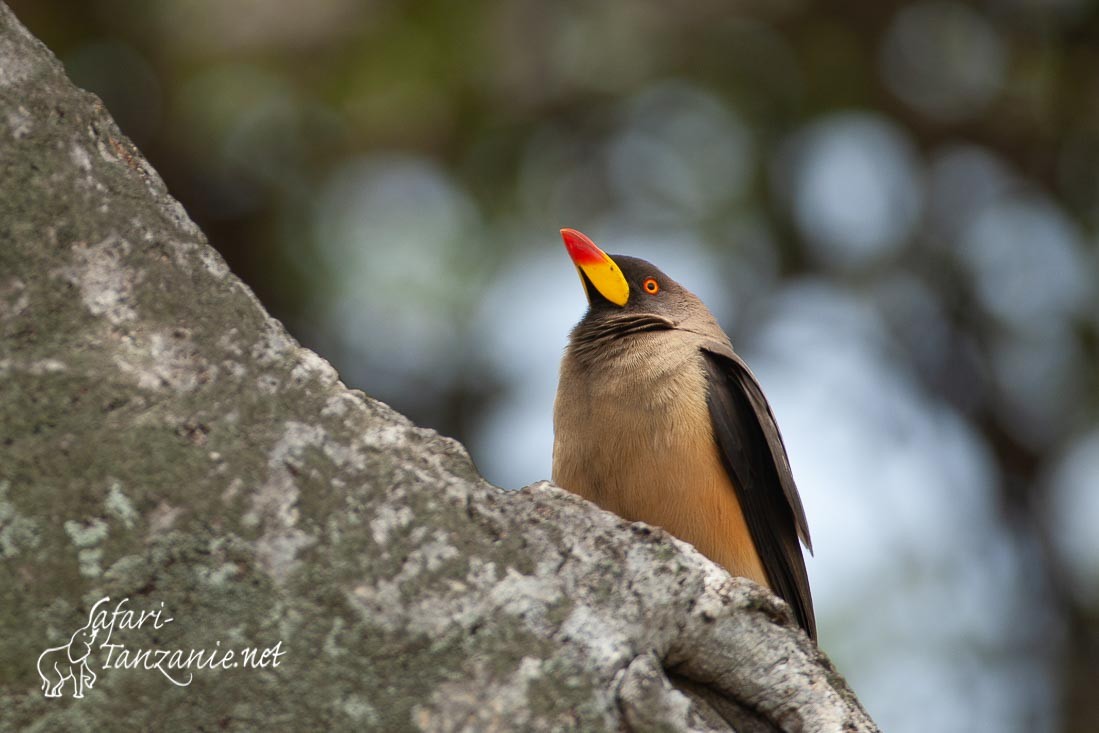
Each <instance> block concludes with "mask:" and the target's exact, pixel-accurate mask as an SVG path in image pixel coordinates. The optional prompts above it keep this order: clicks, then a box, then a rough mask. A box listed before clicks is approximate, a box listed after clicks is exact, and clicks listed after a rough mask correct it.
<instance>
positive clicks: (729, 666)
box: [0, 4, 875, 731]
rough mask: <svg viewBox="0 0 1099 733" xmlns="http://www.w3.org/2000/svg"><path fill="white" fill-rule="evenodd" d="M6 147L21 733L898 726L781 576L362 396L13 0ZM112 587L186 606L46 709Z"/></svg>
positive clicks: (6, 540) (171, 610) (13, 589)
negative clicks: (615, 509) (829, 648)
mask: <svg viewBox="0 0 1099 733" xmlns="http://www.w3.org/2000/svg"><path fill="white" fill-rule="evenodd" d="M0 141H2V142H0V156H2V157H0V243H2V249H0V336H2V341H0V343H2V346H0V349H2V350H0V379H2V383H3V387H2V390H0V581H2V582H0V606H2V607H3V608H4V613H3V614H0V680H2V681H3V687H2V690H0V727H3V728H4V729H28V728H31V727H32V726H34V727H37V728H38V729H42V730H46V729H50V730H53V729H71V728H74V727H83V728H88V727H90V728H92V729H107V728H126V729H129V728H138V729H143V728H157V729H177V728H178V729H188V730H196V729H200V730H211V729H230V730H232V729H264V728H268V729H273V730H283V729H301V730H305V729H363V728H376V729H387V730H398V729H410V728H418V729H422V730H438V731H442V730H479V731H483V730H518V729H529V730H550V729H554V730H558V729H577V730H621V729H623V728H632V729H635V730H656V729H665V730H700V731H701V730H731V729H732V728H731V727H730V726H735V727H736V729H737V730H741V731H755V730H805V731H831V730H834V731H840V730H844V731H871V730H875V728H874V725H873V723H872V722H871V721H870V719H869V718H868V717H867V716H866V714H865V713H864V712H863V710H862V709H861V707H860V706H859V704H858V702H857V701H856V700H855V698H854V696H853V694H852V693H851V691H850V690H849V689H848V688H847V686H846V684H845V683H844V682H843V680H842V679H841V678H840V677H839V675H838V674H837V673H836V672H835V670H834V669H833V668H832V666H831V664H830V663H829V662H828V660H827V659H826V658H825V657H824V655H823V654H821V653H820V652H819V651H818V649H817V648H816V646H815V645H814V644H813V643H812V642H810V641H809V640H808V639H807V638H806V637H805V636H804V635H803V634H802V633H801V632H800V631H799V630H798V629H797V628H796V627H795V625H794V624H793V622H792V619H791V617H790V614H789V612H788V610H787V608H786V607H785V606H784V605H783V604H782V603H781V602H780V601H779V600H777V599H776V598H775V597H773V596H772V595H770V594H769V593H767V592H765V591H763V590H761V589H760V588H758V587H756V586H754V585H753V584H751V583H750V582H748V581H744V580H740V579H731V578H729V577H728V576H727V575H726V574H725V573H724V572H723V571H722V570H720V569H719V568H717V567H716V566H714V565H713V564H712V563H710V562H709V561H707V560H706V559H704V558H703V557H702V556H701V555H699V554H698V553H697V552H695V551H694V550H693V549H691V548H690V547H688V546H687V545H685V544H683V543H680V542H678V541H676V540H674V539H672V538H670V537H668V536H667V535H666V534H665V533H663V532H661V531H659V530H654V529H652V528H649V527H645V526H643V525H629V524H627V523H625V522H623V521H621V520H619V519H618V518H616V517H614V516H612V515H610V514H607V513H605V512H602V511H600V510H598V509H596V508H595V507H594V506H592V505H591V504H588V503H587V502H584V501H582V500H580V499H579V498H577V497H575V496H572V495H571V494H568V493H567V492H564V491H562V490H560V489H557V488H555V487H553V486H551V485H549V484H546V483H541V484H536V485H534V486H530V487H527V488H526V489H524V490H522V491H519V492H506V491H503V490H500V489H498V488H496V487H493V486H491V485H489V484H488V483H486V482H485V481H484V480H483V479H481V478H480V477H479V476H478V475H477V473H476V471H475V470H474V468H473V466H472V464H471V462H470V460H469V457H468V456H467V455H466V452H465V450H464V449H463V448H462V447H461V446H460V445H458V444H457V443H455V442H454V441H451V440H448V439H446V438H443V437H440V436H439V435H437V434H435V433H434V432H432V431H430V430H423V429H420V428H417V427H415V426H414V425H412V424H411V423H409V422H408V421H407V420H406V419H405V418H403V417H402V416H400V415H398V414H397V413H395V412H394V411H392V410H391V409H389V408H388V407H386V406H385V405H382V404H380V403H378V402H376V401H374V400H372V399H370V398H369V397H367V396H365V395H364V394H362V393H361V392H358V391H354V390H349V389H347V388H346V387H345V386H344V385H343V384H341V383H340V381H339V379H338V377H337V375H336V373H335V371H334V370H333V369H332V367H331V366H329V365H328V364H327V363H326V362H325V361H324V360H323V359H321V358H320V357H318V356H317V355H316V354H314V353H312V352H310V351H308V350H306V349H303V348H301V347H300V346H299V345H298V344H297V343H295V342H294V340H293V339H292V338H290V337H289V336H288V335H287V333H286V332H285V330H284V329H283V328H282V326H281V325H280V324H279V323H278V322H276V321H275V320H273V319H272V318H270V317H269V316H268V315H267V314H266V313H265V312H264V310H263V308H262V307H261V306H260V304H259V303H258V301H257V300H256V299H255V297H254V296H253V295H252V294H251V292H250V291H249V290H248V289H247V288H246V287H245V286H244V285H243V284H242V283H241V282H240V281H239V280H237V279H236V278H235V277H234V276H233V275H232V274H231V273H229V271H228V270H227V268H226V267H225V265H224V263H223V261H222V260H221V258H220V257H219V256H218V254H217V253H216V252H215V251H214V250H213V249H211V248H210V247H209V245H208V244H207V242H206V241H205V239H204V237H203V236H202V234H201V232H199V231H198V229H197V228H196V227H195V226H194V224H193V223H192V222H191V221H190V220H189V219H188V218H187V216H186V214H185V213H184V212H183V210H182V208H181V207H180V206H179V204H178V203H176V202H175V201H174V200H173V199H172V198H171V197H170V196H169V195H168V193H167V191H166V189H165V186H164V184H163V183H162V181H161V180H160V178H159V176H158V175H157V174H156V172H155V171H154V170H152V168H151V167H150V166H149V165H148V164H147V163H146V162H145V160H144V158H142V156H141V155H140V153H139V152H138V151H137V150H136V149H135V148H134V147H133V145H132V144H131V143H130V142H129V141H128V140H127V139H126V138H125V137H124V136H123V135H122V134H121V133H120V132H119V130H118V128H117V127H116V126H115V124H114V123H113V122H112V121H111V119H110V117H109V116H108V114H107V112H106V110H105V109H104V108H103V105H102V104H101V103H100V102H99V100H98V99H96V98H95V97H94V96H92V95H90V94H87V93H84V92H81V91H79V90H77V89H75V88H74V87H73V86H72V85H71V84H70V83H69V82H68V80H67V79H66V78H65V75H64V72H63V70H62V68H61V66H60V64H59V63H58V62H57V60H56V59H55V58H54V57H53V56H52V55H51V54H50V53H49V51H48V50H47V49H46V48H45V47H44V46H42V44H41V43H39V42H38V41H37V40H35V39H34V38H33V37H32V36H31V35H30V34H29V33H28V32H27V31H26V30H25V29H24V28H23V27H22V26H21V25H20V24H19V23H18V21H17V20H16V19H15V18H14V16H13V15H12V13H11V12H10V10H8V8H7V7H6V6H4V5H2V4H0ZM105 596H110V598H111V601H110V603H109V604H106V606H101V608H102V607H110V608H112V609H116V610H117V609H118V608H119V605H118V603H119V602H120V601H122V600H123V599H126V601H125V605H124V606H123V607H122V608H123V610H125V609H130V610H132V611H134V612H135V613H137V612H141V611H147V612H149V613H152V612H153V611H156V610H160V611H162V616H161V617H158V618H160V619H163V618H168V617H170V619H169V621H167V622H163V623H160V624H159V626H158V624H157V623H154V622H153V621H152V620H151V618H146V619H145V620H144V621H138V620H137V619H136V618H134V617H131V618H130V623H129V625H126V624H125V623H123V621H122V620H119V619H117V618H116V621H118V622H117V623H114V624H113V626H112V627H111V628H109V629H108V628H107V627H106V626H105V625H104V624H105V623H106V622H107V620H109V617H103V618H101V619H100V623H99V625H98V628H99V629H100V632H101V633H100V634H99V635H98V637H97V638H98V639H99V640H100V641H98V642H95V643H93V651H92V655H91V657H90V659H93V660H94V662H89V666H90V667H91V668H92V669H94V671H95V674H96V675H97V677H96V678H95V679H94V680H92V681H91V682H85V684H86V685H87V692H86V694H85V696H84V697H83V698H82V699H79V700H75V699H71V700H67V701H65V702H61V701H59V700H57V699H47V698H46V697H44V695H43V693H42V691H41V689H40V680H39V679H38V673H37V672H36V668H35V660H36V659H37V658H38V656H39V654H40V653H41V652H42V650H44V649H46V648H47V647H50V646H57V645H58V644H65V643H66V642H67V640H68V639H70V638H71V637H73V631H74V630H77V629H80V628H81V625H82V624H89V623H90V624H91V626H90V628H96V622H95V618H96V617H95V616H94V614H93V615H92V616H91V617H89V613H90V611H91V610H92V608H93V606H94V605H95V603H96V602H97V601H99V600H100V599H102V598H103V597H105ZM108 631H109V633H110V634H111V637H110V641H111V644H112V645H122V646H121V647H120V648H114V647H110V648H109V647H106V646H103V642H104V641H105V634H106V633H107V632H108ZM73 643H74V644H75V643H76V642H75V641H74V642H73ZM276 645H277V646H278V650H279V656H277V657H276V661H278V664H277V666H276V665H268V666H267V667H266V668H263V669H257V668H244V667H243V666H240V667H236V668H234V667H231V666H229V665H223V666H214V667H213V668H211V667H205V668H196V667H194V666H192V667H190V668H187V669H179V670H174V671H171V672H170V673H169V669H168V668H167V667H166V666H160V667H157V666H156V665H153V666H152V667H150V666H149V663H148V659H151V658H152V657H147V660H146V663H145V664H144V665H136V668H119V666H118V662H119V659H120V656H121V654H122V650H123V649H125V650H127V651H128V652H130V653H131V654H137V652H138V651H140V650H142V649H151V650H161V651H165V652H171V651H173V650H183V652H184V653H186V652H187V651H188V650H215V651H217V652H218V653H224V652H225V651H226V650H229V649H233V650H237V651H238V652H241V650H244V649H252V650H259V649H271V648H274V647H276ZM112 651H113V656H112V657H111V659H113V660H114V665H113V666H112V664H110V663H109V662H108V661H107V657H108V652H112ZM211 656H213V652H211ZM241 658H242V657H240V656H238V657H236V659H237V661H240V659H241ZM188 676H190V678H191V681H190V683H189V684H188V685H186V686H182V684H181V682H182V680H184V679H186V678H187V677H188ZM172 677H175V678H177V679H176V680H175V681H173V680H172V679H170V678H172ZM66 684H67V683H66ZM63 694H67V693H65V692H64V691H63Z"/></svg>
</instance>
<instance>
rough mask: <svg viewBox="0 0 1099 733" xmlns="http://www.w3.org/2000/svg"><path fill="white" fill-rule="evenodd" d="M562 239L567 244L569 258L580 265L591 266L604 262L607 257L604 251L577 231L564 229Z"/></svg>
mask: <svg viewBox="0 0 1099 733" xmlns="http://www.w3.org/2000/svg"><path fill="white" fill-rule="evenodd" d="M561 239H563V240H564V242H565V249H567V250H568V251H569V257H571V258H572V261H573V262H575V263H576V264H578V265H591V264H597V263H599V262H602V261H603V260H604V258H605V257H606V255H604V254H603V250H601V249H599V248H598V247H596V246H595V242H593V241H591V239H589V238H588V236H587V235H586V234H584V233H583V232H578V231H577V230H575V229H568V228H565V229H562V230H561Z"/></svg>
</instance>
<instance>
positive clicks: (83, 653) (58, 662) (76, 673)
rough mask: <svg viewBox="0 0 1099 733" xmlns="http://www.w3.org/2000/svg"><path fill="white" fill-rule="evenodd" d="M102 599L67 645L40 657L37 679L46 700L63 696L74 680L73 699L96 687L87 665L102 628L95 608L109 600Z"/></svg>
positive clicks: (94, 677)
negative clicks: (97, 619)
mask: <svg viewBox="0 0 1099 733" xmlns="http://www.w3.org/2000/svg"><path fill="white" fill-rule="evenodd" d="M109 600H110V598H102V599H100V600H99V602H97V603H96V604H95V605H94V606H92V610H91V611H90V612H89V613H88V622H87V623H86V624H84V625H83V626H81V627H80V628H79V629H77V630H76V633H74V634H73V635H72V638H71V639H69V642H68V643H67V644H62V645H61V646H55V647H51V648H50V649H47V650H46V651H44V652H42V653H41V654H40V655H38V676H39V677H41V678H42V691H43V692H44V693H45V694H46V697H62V694H61V691H62V689H63V688H64V687H65V683H66V682H68V681H70V680H72V688H73V697H84V690H90V689H91V688H92V686H93V685H95V679H96V676H95V672H93V671H92V668H91V667H90V666H88V656H89V655H90V654H91V653H92V642H94V641H95V637H96V635H97V634H98V633H99V628H98V627H96V626H95V625H93V623H92V619H93V618H94V617H95V609H97V608H99V606H100V604H102V603H105V602H107V601H109Z"/></svg>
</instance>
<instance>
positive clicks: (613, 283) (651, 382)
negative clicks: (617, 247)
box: [552, 229, 817, 641]
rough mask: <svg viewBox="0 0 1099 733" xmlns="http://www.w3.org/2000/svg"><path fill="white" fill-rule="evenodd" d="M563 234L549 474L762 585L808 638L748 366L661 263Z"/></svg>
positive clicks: (796, 532) (798, 520) (779, 475)
mask: <svg viewBox="0 0 1099 733" xmlns="http://www.w3.org/2000/svg"><path fill="white" fill-rule="evenodd" d="M561 237H562V239H563V240H564V243H565V248H566V250H567V251H568V254H569V257H570V258H571V259H572V262H573V264H574V265H575V266H576V270H577V273H578V274H579V276H580V281H581V283H582V286H583V289H584V292H585V294H586V295H587V299H588V309H587V312H586V313H585V314H584V316H583V318H582V319H581V320H580V322H579V323H577V324H576V326H575V327H574V328H573V329H572V331H571V333H570V334H569V340H568V345H567V346H566V348H565V353H564V356H563V357H562V360H561V368H560V375H559V380H558V387H557V396H556V398H555V400H554V408H553V431H554V439H553V468H552V479H553V482H554V483H555V484H557V485H558V486H561V487H562V488H564V489H567V490H569V491H571V492H573V493H576V494H579V495H580V496H582V497H584V498H585V499H588V500H589V501H591V502H593V503H595V504H597V505H598V506H600V507H602V508H603V509H606V510H608V511H611V512H614V513H615V514H617V515H619V516H621V517H623V518H624V519H627V520H629V521H631V522H644V523H646V524H650V525H654V526H658V527H662V528H664V529H665V530H667V531H668V532H669V533H671V534H672V535H674V536H676V537H678V538H679V539H681V540H685V541H686V542H688V543H690V544H692V545H694V547H695V548H697V549H698V550H699V551H700V552H701V553H702V554H703V555H706V556H707V557H709V558H710V559H711V560H713V561H714V562H716V563H717V564H719V565H721V566H723V567H724V568H725V569H726V570H727V571H728V572H729V573H730V574H731V575H734V576H740V577H746V578H749V579H751V580H753V581H755V582H756V583H758V584H760V585H762V586H764V587H766V588H768V589H770V590H771V591H772V592H774V593H775V594H776V595H778V596H779V597H780V598H782V599H783V600H784V601H786V603H787V604H788V605H789V607H790V608H791V610H792V611H793V615H794V618H795V619H796V621H797V622H798V625H799V626H800V627H801V628H802V629H803V630H804V631H805V633H806V634H807V635H808V636H809V638H811V639H813V640H814V641H815V640H816V638H817V630H816V618H815V615H814V612H813V599H812V595H811V593H810V589H809V579H808V575H807V574H806V570H805V560H804V557H803V556H802V552H801V545H804V546H805V548H806V550H808V551H809V552H810V553H812V551H813V545H812V540H811V539H810V536H809V528H808V524H807V522H806V518H805V510H804V508H803V507H802V503H801V497H800V495H799V494H798V490H797V486H796V485H795V483H794V478H793V474H792V472H791V470H790V463H789V459H788V457H787V454H786V447H785V444H784V443H783V440H782V435H781V433H780V432H779V429H778V424H777V422H776V421H775V416H774V413H773V412H772V411H771V407H770V405H769V404H768V402H767V399H766V398H765V397H764V395H763V391H762V389H761V388H760V385H759V382H758V380H757V379H756V377H755V375H753V374H752V371H751V370H750V369H749V368H748V365H747V364H746V363H745V362H744V360H743V359H742V358H741V357H740V356H739V355H738V354H737V353H736V352H735V351H733V347H732V343H731V341H730V340H729V337H728V336H727V335H726V334H725V332H724V331H723V330H722V329H721V326H720V325H719V324H718V322H717V320H716V319H715V318H714V316H713V315H712V314H711V313H710V311H709V309H708V308H707V307H706V306H705V305H704V304H703V303H702V301H701V300H699V298H698V297H697V296H695V295H694V294H693V293H691V292H690V291H688V290H687V289H686V288H684V287H683V286H682V285H680V284H679V283H677V282H676V281H675V280H672V279H671V278H670V277H668V276H667V275H665V274H664V273H663V272H662V271H661V270H659V269H658V268H657V267H655V266H654V265H652V264H650V263H649V262H646V261H645V260H642V259H638V258H635V257H629V256H625V255H608V254H606V253H605V252H603V250H601V249H600V248H599V247H597V246H596V245H595V243H594V242H593V241H592V240H591V239H589V238H588V237H587V236H586V235H584V234H582V233H581V232H579V231H576V230H575V229H562V230H561ZM799 542H800V544H799Z"/></svg>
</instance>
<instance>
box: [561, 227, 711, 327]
mask: <svg viewBox="0 0 1099 733" xmlns="http://www.w3.org/2000/svg"><path fill="white" fill-rule="evenodd" d="M561 238H562V239H564V241H565V249H567V250H568V253H569V257H571V258H572V261H573V264H574V265H576V271H577V273H578V274H579V275H580V281H581V282H582V283H583V285H584V292H585V294H586V295H587V296H588V316H587V318H588V319H594V320H604V319H614V320H616V321H625V320H628V318H629V317H630V316H639V317H644V316H649V317H655V318H659V319H664V320H666V321H668V327H669V328H671V327H674V326H675V325H678V324H680V323H682V322H684V321H687V320H688V319H690V318H691V317H692V316H696V315H701V314H703V313H704V314H705V316H706V317H709V311H707V310H706V307H705V306H704V305H703V304H702V302H701V301H699V299H698V298H697V297H695V295H694V294H693V293H691V292H690V291H689V290H687V289H686V288H684V287H683V286H682V285H680V284H679V283H677V282H676V281H675V280H673V279H671V278H670V277H668V276H667V275H665V274H664V273H663V272H662V271H661V270H660V269H659V268H657V267H656V266H655V265H653V264H651V263H649V262H646V261H645V260H642V259H638V258H636V257H627V256H626V255H608V254H607V253H606V252H604V251H603V250H601V249H599V247H597V246H596V245H595V243H594V242H592V241H591V239H589V238H588V237H587V236H585V235H584V234H582V233H580V232H578V231H576V230H575V229H562V230H561Z"/></svg>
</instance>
